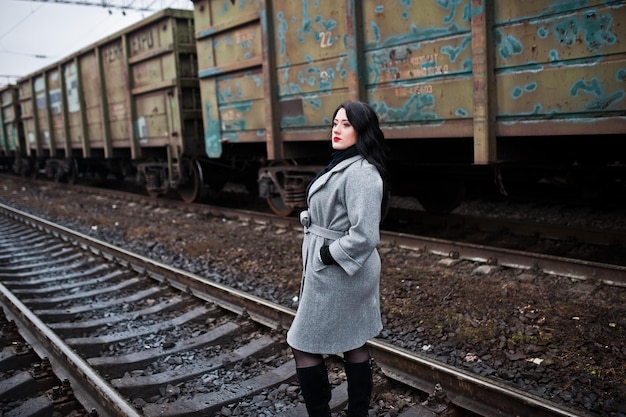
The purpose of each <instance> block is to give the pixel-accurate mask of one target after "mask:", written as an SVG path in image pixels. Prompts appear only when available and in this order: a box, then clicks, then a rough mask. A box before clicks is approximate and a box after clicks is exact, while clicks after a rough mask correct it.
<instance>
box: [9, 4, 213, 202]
mask: <svg viewBox="0 0 626 417" xmlns="http://www.w3.org/2000/svg"><path fill="white" fill-rule="evenodd" d="M197 72H198V69H197V63H196V48H195V40H194V24H193V13H192V11H191V10H173V9H166V10H163V11H161V12H158V13H155V14H154V15H152V16H150V17H148V18H146V19H144V20H142V21H141V22H139V23H137V24H135V25H132V26H130V27H128V28H126V29H124V30H122V31H120V32H117V33H115V34H113V35H111V36H108V37H107V38H105V39H102V40H101V41H99V42H97V43H95V44H93V45H91V46H89V47H87V48H84V49H82V50H80V51H78V52H76V53H75V54H73V55H71V56H69V57H66V58H64V59H63V60H61V61H59V62H57V63H55V64H53V65H50V66H48V67H46V68H43V69H41V70H39V71H37V72H35V73H33V74H30V75H28V76H26V77H23V78H21V79H20V80H18V86H19V93H20V101H21V109H22V118H23V125H24V131H25V135H26V148H25V150H24V152H23V154H22V158H21V160H20V161H19V163H18V164H17V166H18V171H19V173H21V174H23V175H29V174H33V175H36V174H41V173H45V174H46V175H47V176H48V177H50V178H54V179H57V180H66V179H67V180H69V181H75V180H76V179H77V178H79V177H81V176H83V175H88V174H94V175H97V176H102V177H106V176H108V175H111V176H114V177H118V178H121V177H124V176H126V175H128V174H135V173H137V176H138V178H139V179H140V180H141V181H142V183H143V184H145V186H146V189H147V191H148V193H150V194H153V195H158V194H162V193H166V192H168V191H169V190H172V189H175V190H178V191H179V192H180V194H181V196H182V197H183V199H185V200H188V201H193V200H194V199H196V197H197V196H196V195H195V193H196V191H197V190H198V187H197V186H196V185H195V184H193V183H189V181H190V180H194V179H196V176H190V175H188V173H189V172H190V171H193V169H194V168H193V164H194V162H193V161H194V159H195V158H196V157H197V155H198V154H201V153H203V152H204V147H203V143H204V139H203V135H202V131H203V129H202V119H201V114H200V93H199V86H198V79H197Z"/></svg>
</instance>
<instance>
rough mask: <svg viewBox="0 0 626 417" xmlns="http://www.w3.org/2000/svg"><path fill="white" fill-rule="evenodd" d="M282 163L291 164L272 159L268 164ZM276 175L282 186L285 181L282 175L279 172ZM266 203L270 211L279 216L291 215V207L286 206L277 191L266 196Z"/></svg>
mask: <svg viewBox="0 0 626 417" xmlns="http://www.w3.org/2000/svg"><path fill="white" fill-rule="evenodd" d="M283 165H291V164H290V163H289V162H287V161H273V162H271V163H270V166H283ZM277 177H278V181H279V182H281V186H283V187H284V185H285V183H284V178H283V176H282V175H280V174H279V175H277ZM267 205H268V206H270V209H272V211H273V212H274V213H275V214H276V215H278V216H281V217H288V216H290V215H291V213H293V207H289V206H287V205H286V204H285V202H284V201H283V198H282V197H281V195H280V194H279V193H276V194H272V195H271V196H270V197H268V198H267Z"/></svg>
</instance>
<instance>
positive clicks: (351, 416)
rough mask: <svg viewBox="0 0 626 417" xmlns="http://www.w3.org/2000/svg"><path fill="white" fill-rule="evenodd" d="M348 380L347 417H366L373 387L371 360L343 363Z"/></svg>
mask: <svg viewBox="0 0 626 417" xmlns="http://www.w3.org/2000/svg"><path fill="white" fill-rule="evenodd" d="M344 366H345V369H346V377H347V378H348V417H367V410H368V409H369V405H370V397H371V396H372V387H373V385H374V382H373V376H372V364H371V360H368V361H365V362H360V363H350V362H344Z"/></svg>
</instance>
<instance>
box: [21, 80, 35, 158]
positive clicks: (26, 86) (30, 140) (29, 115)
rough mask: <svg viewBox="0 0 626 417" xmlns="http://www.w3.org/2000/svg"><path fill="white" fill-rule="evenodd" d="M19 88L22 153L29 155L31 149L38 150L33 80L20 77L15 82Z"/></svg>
mask: <svg viewBox="0 0 626 417" xmlns="http://www.w3.org/2000/svg"><path fill="white" fill-rule="evenodd" d="M17 86H18V90H19V93H18V94H19V100H20V110H21V113H22V127H23V129H24V138H25V150H24V153H25V154H26V155H28V156H30V155H31V153H32V152H33V150H34V151H35V152H37V151H38V149H39V145H38V140H37V128H36V126H35V105H34V97H33V82H32V79H31V78H26V79H21V80H18V82H17Z"/></svg>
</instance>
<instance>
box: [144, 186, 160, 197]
mask: <svg viewBox="0 0 626 417" xmlns="http://www.w3.org/2000/svg"><path fill="white" fill-rule="evenodd" d="M146 193H147V194H148V196H150V197H152V198H159V196H160V195H161V193H160V192H158V191H155V190H153V189H151V188H148V187H146Z"/></svg>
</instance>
